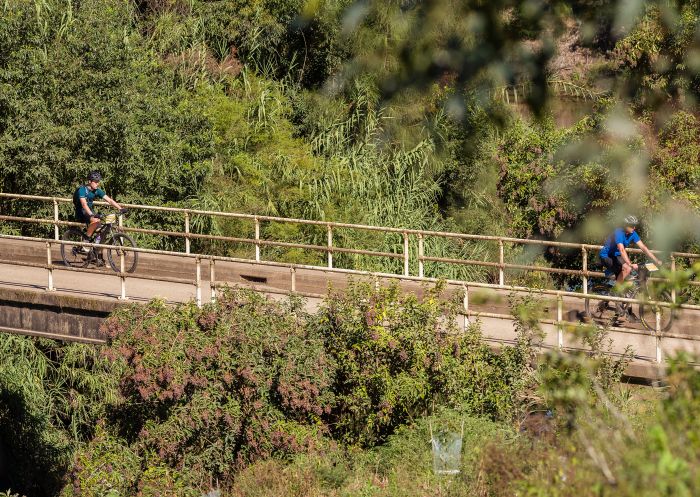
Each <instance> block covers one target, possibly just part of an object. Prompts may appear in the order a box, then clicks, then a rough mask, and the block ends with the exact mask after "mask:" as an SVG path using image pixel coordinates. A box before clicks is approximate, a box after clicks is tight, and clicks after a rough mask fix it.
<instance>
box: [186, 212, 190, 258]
mask: <svg viewBox="0 0 700 497" xmlns="http://www.w3.org/2000/svg"><path fill="white" fill-rule="evenodd" d="M185 253H186V254H189V253H190V213H189V212H188V211H185Z"/></svg>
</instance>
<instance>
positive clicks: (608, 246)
mask: <svg viewBox="0 0 700 497" xmlns="http://www.w3.org/2000/svg"><path fill="white" fill-rule="evenodd" d="M639 241H641V238H639V235H638V234H637V232H636V231H633V232H632V233H629V234H627V233H625V230H623V229H622V228H617V229H616V230H615V231H614V232H613V234H612V235H610V236H609V237H608V239H607V240H605V244H604V245H603V248H602V250H601V251H600V257H617V256H618V255H620V251H619V250H618V249H617V244H618V243H621V244H622V246H623V247H625V248H627V247H629V246H630V245H631V244H632V243H637V242H639Z"/></svg>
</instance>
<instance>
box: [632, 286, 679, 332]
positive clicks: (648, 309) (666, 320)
mask: <svg viewBox="0 0 700 497" xmlns="http://www.w3.org/2000/svg"><path fill="white" fill-rule="evenodd" d="M659 300H660V301H662V302H671V294H670V293H668V292H664V293H663V294H662V295H661V298H660V299H659ZM657 310H658V311H659V331H668V330H669V329H670V328H671V325H672V324H673V319H674V317H675V313H676V310H675V309H673V308H671V307H664V306H660V305H649V304H639V317H640V318H641V319H642V324H643V325H644V327H645V328H646V329H648V330H650V331H655V330H656V311H657Z"/></svg>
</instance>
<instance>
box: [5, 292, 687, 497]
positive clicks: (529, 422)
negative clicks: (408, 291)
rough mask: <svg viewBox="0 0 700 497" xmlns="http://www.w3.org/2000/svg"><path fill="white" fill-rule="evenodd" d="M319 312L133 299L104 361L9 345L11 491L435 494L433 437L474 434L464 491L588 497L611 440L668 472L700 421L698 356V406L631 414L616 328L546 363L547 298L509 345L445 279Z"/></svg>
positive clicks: (277, 304) (232, 299) (100, 355)
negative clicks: (610, 354) (542, 316)
mask: <svg viewBox="0 0 700 497" xmlns="http://www.w3.org/2000/svg"><path fill="white" fill-rule="evenodd" d="M302 304H303V303H302V301H300V300H297V299H294V298H292V299H289V300H284V301H274V300H270V299H268V298H266V297H264V296H260V295H258V294H255V293H252V292H248V291H239V290H236V291H229V292H226V293H224V294H223V295H221V296H220V299H219V300H218V302H217V303H215V304H209V305H206V306H204V307H203V308H201V309H200V308H197V307H196V306H195V305H194V304H187V305H181V306H177V307H169V306H166V305H165V304H164V303H162V302H159V301H154V302H151V303H150V304H148V305H145V306H138V305H133V306H128V307H125V308H123V309H122V310H120V311H119V312H117V313H116V314H115V315H113V316H112V317H111V318H110V319H109V320H108V321H107V322H106V323H105V327H104V329H105V331H106V333H107V334H108V336H109V343H108V344H107V345H106V346H104V347H103V348H101V349H100V350H98V349H95V348H91V347H87V346H82V345H75V344H73V345H57V344H55V343H52V342H48V341H44V340H33V339H29V338H19V337H13V336H3V337H0V340H1V342H2V346H3V350H4V355H3V359H2V368H0V372H1V374H0V395H2V398H3V403H2V404H1V405H2V407H1V408H0V420H2V423H0V426H2V429H1V430H2V432H1V433H0V434H1V439H2V449H3V454H4V455H5V456H6V459H8V460H12V461H15V465H13V466H12V467H7V468H3V469H4V472H2V473H0V477H2V478H3V480H4V481H3V483H4V484H6V485H7V484H11V485H12V488H14V489H16V490H21V491H23V492H26V493H27V494H28V495H57V494H59V493H60V494H61V495H63V496H79V495H80V496H93V495H94V496H97V495H144V496H145V495H193V496H198V495H201V494H202V493H205V492H206V491H209V490H210V489H212V488H216V487H219V488H221V489H222V490H223V492H224V495H227V494H229V493H230V494H231V495H261V494H266V495H359V494H360V493H358V492H359V490H358V489H359V487H362V488H366V489H367V490H366V492H365V493H362V495H410V494H411V493H415V492H417V489H418V488H421V489H424V490H425V491H426V492H428V493H435V492H437V491H438V489H439V488H443V487H444V484H445V482H442V481H440V480H439V479H436V477H435V476H434V475H433V474H432V473H431V465H430V446H429V444H427V443H426V442H427V441H428V440H429V435H428V433H429V431H430V429H431V427H432V428H433V429H435V430H441V429H444V428H445V427H448V426H449V427H452V429H457V428H456V427H458V426H460V425H461V423H463V422H464V423H465V426H466V427H467V428H466V429H465V448H464V456H463V457H464V461H465V463H464V467H463V472H462V475H461V476H460V477H459V478H457V479H454V480H451V483H450V484H449V486H450V488H452V490H451V491H450V492H453V493H451V494H450V495H452V494H454V495H462V494H465V495H474V494H473V493H470V492H473V491H476V490H475V489H481V492H482V493H483V492H487V490H488V492H490V493H484V495H509V493H508V492H510V491H512V490H513V489H515V488H520V487H521V486H522V487H523V488H526V487H528V486H533V488H534V487H536V485H543V486H544V487H543V488H547V486H548V485H553V487H552V488H554V487H557V488H559V487H562V486H565V481H566V480H565V479H566V478H569V482H570V483H571V484H572V485H574V487H573V488H578V489H579V491H584V489H585V488H590V487H589V486H588V485H589V484H590V482H592V481H594V482H597V483H596V484H599V485H603V486H604V487H605V486H608V485H612V484H613V483H612V481H608V476H609V475H607V476H606V474H605V472H606V471H610V472H612V473H613V474H614V475H615V478H622V476H620V475H618V474H617V473H616V472H617V470H618V469H619V468H620V467H622V466H620V465H623V464H628V463H629V461H627V459H626V457H627V456H626V454H623V453H620V452H619V449H616V448H615V447H611V446H609V445H606V444H607V442H608V440H607V439H606V438H605V437H612V436H615V437H622V438H621V439H623V440H625V441H627V442H628V443H630V444H632V445H631V447H632V448H633V451H637V452H635V453H637V454H638V455H640V457H641V459H640V460H642V461H646V463H647V464H656V463H653V462H652V459H653V461H656V460H657V459H658V458H660V457H661V453H658V454H657V453H655V452H653V453H649V452H648V448H649V446H648V444H649V443H656V444H666V446H667V448H666V449H664V450H669V451H672V450H673V451H675V450H676V448H677V447H680V445H676V444H680V442H681V441H682V439H683V436H682V434H680V432H678V429H679V427H683V426H685V425H686V424H687V423H690V424H692V423H694V421H692V419H691V417H690V416H688V415H687V414H688V413H689V412H690V410H692V409H693V402H695V401H694V400H692V398H691V397H692V393H693V392H694V391H695V390H696V389H697V387H696V386H695V384H696V383H698V380H697V378H696V377H697V374H696V373H695V372H694V371H693V370H691V369H688V368H687V367H685V366H683V364H681V365H680V366H674V367H675V368H676V369H675V370H674V371H675V373H676V374H675V376H673V377H671V379H672V381H673V382H674V383H675V384H676V386H677V389H676V390H675V391H676V392H678V393H680V396H678V397H675V396H674V395H671V396H669V399H667V400H666V401H665V403H661V404H656V401H652V402H649V401H648V402H646V403H644V404H640V405H642V406H643V407H644V409H645V410H648V409H649V407H650V406H651V407H652V408H653V409H657V408H658V410H659V412H658V413H657V412H655V411H647V412H645V413H644V414H643V416H641V415H639V414H635V416H634V417H631V418H630V417H629V412H630V411H632V410H634V409H635V406H636V405H637V402H638V401H637V400H636V398H637V395H638V394H636V393H634V391H633V390H629V389H623V390H621V389H620V388H619V386H618V383H617V382H616V380H618V379H619V378H620V374H621V370H622V368H623V367H624V359H623V360H618V359H611V358H606V357H605V356H604V355H603V354H602V352H603V351H604V347H605V339H604V332H602V331H601V330H579V331H580V332H581V333H582V334H583V338H584V339H585V340H587V341H588V343H589V344H591V347H592V349H591V353H590V357H583V356H582V357H576V356H561V355H558V354H552V355H548V356H545V357H544V359H541V358H540V359H538V358H537V355H536V352H537V350H538V348H537V343H538V336H539V332H538V329H537V326H536V325H535V321H536V320H534V319H533V318H534V317H535V316H537V313H538V310H539V309H538V308H539V304H538V302H537V301H536V300H533V299H518V300H513V301H512V305H513V310H514V312H515V314H516V315H517V316H518V318H519V319H518V322H517V325H516V330H515V333H516V336H517V340H516V343H515V345H514V346H512V347H505V348H504V349H503V350H501V351H500V352H498V353H496V352H493V351H492V350H491V349H490V348H489V347H488V346H487V344H486V343H485V342H484V341H483V340H482V337H481V335H480V332H479V328H478V326H472V327H470V328H469V329H467V330H466V332H461V331H460V332H458V330H457V321H456V320H457V317H458V309H459V301H451V300H450V299H446V298H444V296H442V295H441V294H440V288H439V287H438V288H434V289H430V290H428V291H427V292H426V294H425V296H424V297H423V298H421V299H419V298H417V297H416V296H415V295H402V294H400V293H399V291H398V289H397V288H395V287H386V288H380V289H375V288H374V286H372V285H368V284H357V285H355V286H353V287H352V288H351V289H350V290H349V291H348V292H347V293H344V294H331V295H329V296H328V298H327V299H326V301H325V302H324V303H323V305H322V307H321V308H320V309H319V310H318V312H316V313H308V312H306V311H305V310H304V306H303V305H302ZM688 395H691V397H688ZM637 410H638V411H639V409H637ZM630 420H631V421H630ZM639 420H644V421H645V422H646V423H649V422H650V423H652V424H654V425H656V426H657V428H656V429H655V430H656V432H653V431H652V432H649V433H647V432H646V431H641V432H639V431H638V430H637V429H636V427H635V426H634V423H637V422H639ZM598 432H600V433H598ZM603 435H604V436H603ZM659 437H661V438H659ZM663 437H665V439H664V438H663ZM616 447H617V446H616ZM610 451H612V453H610ZM645 451H647V452H645ZM599 452H600V454H599ZM591 454H598V455H596V456H595V457H594V456H592V455H591ZM611 454H612V455H611ZM674 454H675V452H674ZM683 454H686V455H689V454H690V453H689V452H688V450H686V449H684V452H683ZM613 456H614V457H615V458H617V459H614V460H612V461H607V460H606V461H607V462H606V463H605V464H607V465H608V466H611V468H608V469H606V470H605V471H602V469H601V464H602V463H601V459H600V457H613ZM674 457H675V456H674ZM678 457H681V456H678ZM499 461H500V462H499ZM658 462H659V464H661V459H658ZM555 463H556V464H559V465H560V466H561V469H560V470H559V471H558V472H556V473H555V474H553V475H550V476H552V480H551V481H549V480H546V481H540V477H541V476H542V475H544V474H546V466H547V465H548V464H555ZM639 464H640V465H641V463H639ZM664 464H665V463H664ZM674 464H675V463H674ZM678 464H681V462H679V463H678ZM645 467H646V466H645ZM674 467H676V466H674ZM680 467H681V466H678V468H680ZM678 468H676V469H678ZM639 469H640V471H641V469H642V468H641V466H640V468H639ZM668 470H669V471H671V470H673V471H676V470H675V469H673V468H669V469H668ZM678 470H679V471H680V469H678ZM684 471H686V470H684ZM577 474H580V475H581V478H582V479H581V480H580V481H579V479H577V477H576V475H577ZM685 474H686V476H688V478H690V477H691V476H692V472H690V470H687V471H686V473H685ZM584 476H585V478H588V479H590V480H589V481H586V480H585V479H583V477H584ZM684 481H685V480H684ZM686 483H688V484H692V481H691V480H688V481H687V482H686ZM684 484H685V483H684ZM611 488H612V487H611ZM300 489H301V490H300ZM303 489H306V490H303ZM418 494H420V495H423V494H424V493H423V494H421V493H420V492H418ZM510 495H512V494H510ZM548 495H549V494H548ZM562 495H569V494H566V493H565V494H562ZM584 495H585V493H584Z"/></svg>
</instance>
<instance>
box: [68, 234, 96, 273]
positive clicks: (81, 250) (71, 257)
mask: <svg viewBox="0 0 700 497" xmlns="http://www.w3.org/2000/svg"><path fill="white" fill-rule="evenodd" d="M61 241H62V242H63V243H61V257H62V258H63V263H64V264H65V265H66V266H70V267H87V265H88V264H90V258H89V255H90V253H91V252H92V249H91V248H90V247H83V246H82V245H77V244H76V243H80V242H87V241H88V240H87V239H85V237H84V235H83V232H82V230H80V229H78V228H68V229H67V230H66V231H65V232H64V233H63V236H62V237H61Z"/></svg>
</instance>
